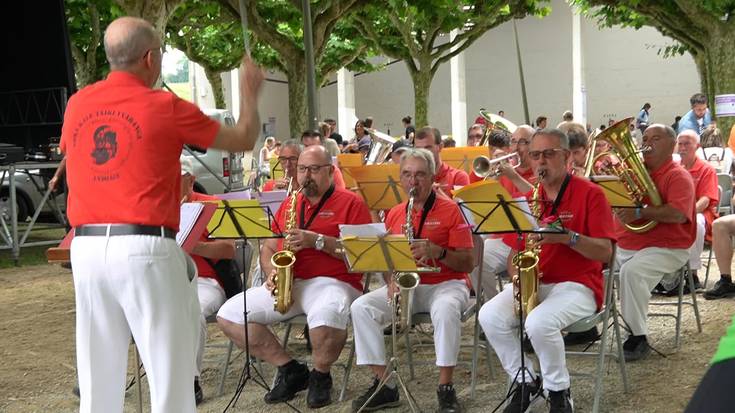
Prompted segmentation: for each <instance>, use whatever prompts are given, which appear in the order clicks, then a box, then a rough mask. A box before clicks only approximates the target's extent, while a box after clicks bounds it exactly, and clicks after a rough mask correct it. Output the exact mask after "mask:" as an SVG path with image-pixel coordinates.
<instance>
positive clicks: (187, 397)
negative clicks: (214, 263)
mask: <svg viewBox="0 0 735 413" xmlns="http://www.w3.org/2000/svg"><path fill="white" fill-rule="evenodd" d="M71 262H72V266H73V268H74V272H73V273H74V290H75V296H76V346H77V373H78V375H79V392H80V396H81V397H80V407H79V411H80V412H82V413H88V412H90V413H91V412H95V413H96V412H122V411H123V403H124V397H125V381H126V374H127V363H128V347H129V346H130V336H131V333H132V336H133V338H134V339H135V344H136V346H137V347H138V350H139V352H140V357H141V359H142V361H143V365H144V366H145V371H146V374H147V379H148V383H149V385H150V395H151V411H152V412H154V413H168V412H183V413H189V412H194V411H196V406H195V403H194V369H195V366H194V364H195V363H194V359H195V353H196V346H197V342H198V341H199V328H198V320H199V313H200V311H199V301H198V299H197V290H196V283H195V282H192V281H190V278H189V276H191V277H192V279H193V277H194V276H195V274H196V272H195V270H194V271H192V272H190V273H187V258H186V255H185V253H184V252H183V251H182V250H181V248H179V246H178V245H177V244H176V241H174V240H171V239H167V238H162V237H154V236H148V235H126V236H115V237H82V236H80V237H75V238H74V240H73V241H72V244H71ZM191 265H192V266H193V262H191ZM194 268H195V267H194Z"/></svg>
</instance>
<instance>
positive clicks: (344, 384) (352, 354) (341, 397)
mask: <svg viewBox="0 0 735 413" xmlns="http://www.w3.org/2000/svg"><path fill="white" fill-rule="evenodd" d="M354 359H355V341H354V339H353V340H352V345H351V346H350V354H349V355H348V356H347V364H346V365H345V376H344V378H343V379H342V388H341V389H340V391H339V401H344V399H345V393H347V383H348V381H349V380H350V372H352V362H353V361H354Z"/></svg>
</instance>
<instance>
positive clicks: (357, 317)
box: [351, 280, 470, 367]
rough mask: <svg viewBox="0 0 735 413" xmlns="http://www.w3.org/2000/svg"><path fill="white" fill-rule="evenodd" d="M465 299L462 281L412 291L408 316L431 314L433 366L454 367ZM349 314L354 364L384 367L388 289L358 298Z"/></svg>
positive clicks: (466, 292) (388, 319)
mask: <svg viewBox="0 0 735 413" xmlns="http://www.w3.org/2000/svg"><path fill="white" fill-rule="evenodd" d="M469 299H470V291H469V289H468V288H467V284H466V283H465V282H464V281H459V280H450V281H445V282H442V283H439V284H433V285H423V284H420V285H419V286H418V287H416V292H415V293H414V301H413V310H412V312H413V313H430V314H431V324H433V325H434V351H435V352H436V365H437V366H440V367H448V366H455V365H457V356H458V354H459V344H460V339H461V334H462V323H461V321H460V320H461V317H462V310H464V309H465V307H467V303H468V302H469ZM351 311H352V326H353V327H352V328H353V329H354V334H355V354H357V364H358V365H363V364H372V365H379V366H384V365H386V364H387V363H386V359H385V339H384V337H383V329H384V328H385V327H386V326H387V325H389V324H390V322H391V305H390V303H389V302H388V287H381V288H378V289H377V290H375V291H372V292H370V293H369V294H365V295H363V296H362V297H360V298H358V299H357V300H355V302H354V303H352V307H351Z"/></svg>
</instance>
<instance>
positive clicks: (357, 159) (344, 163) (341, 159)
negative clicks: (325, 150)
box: [337, 153, 363, 189]
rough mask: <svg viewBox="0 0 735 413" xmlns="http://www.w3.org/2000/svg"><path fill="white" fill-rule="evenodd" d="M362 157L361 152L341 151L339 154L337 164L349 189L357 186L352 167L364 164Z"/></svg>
mask: <svg viewBox="0 0 735 413" xmlns="http://www.w3.org/2000/svg"><path fill="white" fill-rule="evenodd" d="M362 159H363V157H362V154H361V153H341V154H339V155H337V164H338V165H339V169H340V170H341V171H342V178H344V180H345V187H346V188H347V189H353V188H357V182H355V178H354V177H353V176H352V171H351V168H355V167H359V166H362Z"/></svg>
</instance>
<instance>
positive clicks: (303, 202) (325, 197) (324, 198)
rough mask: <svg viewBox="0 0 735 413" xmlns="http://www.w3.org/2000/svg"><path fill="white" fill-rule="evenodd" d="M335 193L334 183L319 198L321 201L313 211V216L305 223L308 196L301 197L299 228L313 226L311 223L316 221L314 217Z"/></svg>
mask: <svg viewBox="0 0 735 413" xmlns="http://www.w3.org/2000/svg"><path fill="white" fill-rule="evenodd" d="M333 193H334V184H332V185H330V186H329V189H327V192H325V193H324V195H322V198H321V199H320V200H319V203H318V204H317V205H316V208H314V212H312V214H311V216H310V217H309V220H308V221H306V223H305V224H304V213H305V212H306V197H305V196H304V197H302V198H301V211H299V229H309V227H310V226H311V223H312V222H314V218H316V216H317V214H319V211H321V209H322V207H324V204H325V203H327V200H328V199H329V197H331V196H332V194H333Z"/></svg>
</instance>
